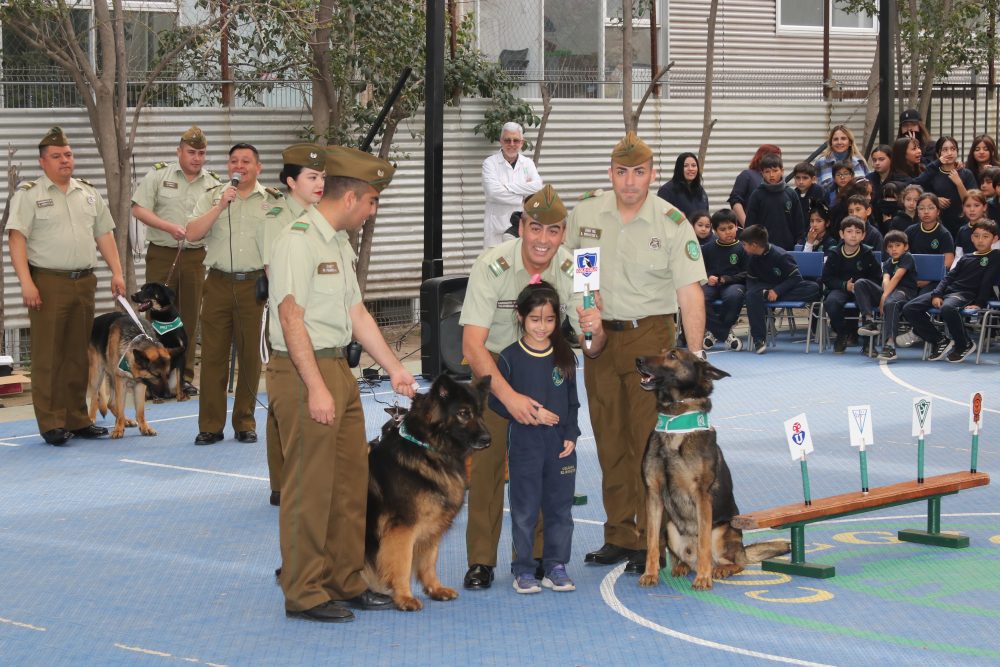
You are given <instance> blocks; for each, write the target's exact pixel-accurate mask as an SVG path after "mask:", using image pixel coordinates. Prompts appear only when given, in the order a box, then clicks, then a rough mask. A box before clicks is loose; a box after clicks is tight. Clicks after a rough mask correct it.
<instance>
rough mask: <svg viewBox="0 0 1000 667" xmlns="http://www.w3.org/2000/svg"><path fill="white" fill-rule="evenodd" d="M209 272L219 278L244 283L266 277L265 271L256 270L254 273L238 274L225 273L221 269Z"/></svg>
mask: <svg viewBox="0 0 1000 667" xmlns="http://www.w3.org/2000/svg"><path fill="white" fill-rule="evenodd" d="M208 272H209V273H214V274H216V275H217V276H220V277H222V278H226V279H228V280H235V281H236V282H243V281H244V280H257V278H259V277H260V276H262V275H264V269H255V270H253V271H237V272H236V273H226V272H225V271H220V270H219V269H209V270H208Z"/></svg>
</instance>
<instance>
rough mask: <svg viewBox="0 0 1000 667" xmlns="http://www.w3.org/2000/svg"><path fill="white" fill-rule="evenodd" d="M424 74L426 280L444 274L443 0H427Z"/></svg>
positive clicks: (424, 268)
mask: <svg viewBox="0 0 1000 667" xmlns="http://www.w3.org/2000/svg"><path fill="white" fill-rule="evenodd" d="M426 51H427V64H426V68H427V71H426V73H425V77H424V263H423V267H422V274H423V279H424V280H429V279H430V278H437V277H440V276H442V275H443V274H444V260H443V259H442V254H443V248H442V243H441V235H442V233H441V227H442V221H441V218H442V217H443V206H442V193H443V183H442V176H443V172H444V0H427V44H426Z"/></svg>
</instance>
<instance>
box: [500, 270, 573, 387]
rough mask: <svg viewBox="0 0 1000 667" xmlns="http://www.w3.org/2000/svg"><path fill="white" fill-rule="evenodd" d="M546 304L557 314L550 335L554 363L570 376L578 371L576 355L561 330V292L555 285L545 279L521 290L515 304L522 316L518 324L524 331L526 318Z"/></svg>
mask: <svg viewBox="0 0 1000 667" xmlns="http://www.w3.org/2000/svg"><path fill="white" fill-rule="evenodd" d="M545 304H549V305H551V306H552V310H553V311H555V314H556V328H555V330H554V331H553V332H552V336H550V337H549V340H550V341H552V358H553V362H554V363H553V364H552V365H553V366H558V367H559V370H561V371H562V372H563V375H564V376H565V377H570V376H571V374H574V373H576V355H575V354H573V349H572V348H571V347H570V346H569V343H568V342H566V339H565V338H564V337H563V335H562V332H561V331H560V330H559V328H560V325H561V324H562V313H561V312H560V309H559V292H557V291H556V288H555V287H553V286H552V285H550V284H549V283H547V282H545V281H544V280H543V281H541V282H539V283H536V284H534V285H528V286H527V287H525V288H524V289H523V290H521V293H520V294H518V295H517V304H516V306H515V308H516V310H517V314H518V315H520V316H521V318H520V319H519V320H518V326H519V327H520V329H521V331H524V318H525V317H527V316H528V314H529V313H531V311H533V310H534V309H535V308H538V307H539V306H544V305H545Z"/></svg>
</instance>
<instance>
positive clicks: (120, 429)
mask: <svg viewBox="0 0 1000 667" xmlns="http://www.w3.org/2000/svg"><path fill="white" fill-rule="evenodd" d="M124 437H125V427H124V426H115V427H114V429H112V431H111V439H112V440H116V439H118V438H124Z"/></svg>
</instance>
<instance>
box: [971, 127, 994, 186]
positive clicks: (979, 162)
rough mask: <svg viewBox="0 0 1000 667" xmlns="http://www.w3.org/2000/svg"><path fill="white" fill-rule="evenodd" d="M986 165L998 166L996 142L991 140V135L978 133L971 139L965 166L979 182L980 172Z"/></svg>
mask: <svg viewBox="0 0 1000 667" xmlns="http://www.w3.org/2000/svg"><path fill="white" fill-rule="evenodd" d="M986 167H1000V158H998V157H997V142H995V141H993V137H991V136H990V135H988V134H980V135H979V136H978V137H976V138H975V139H973V140H972V148H971V149H970V150H969V159H967V160H966V161H965V168H966V169H968V170H969V171H971V172H972V175H973V177H974V178H975V179H976V183H979V177H980V174H982V172H983V169H986Z"/></svg>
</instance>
